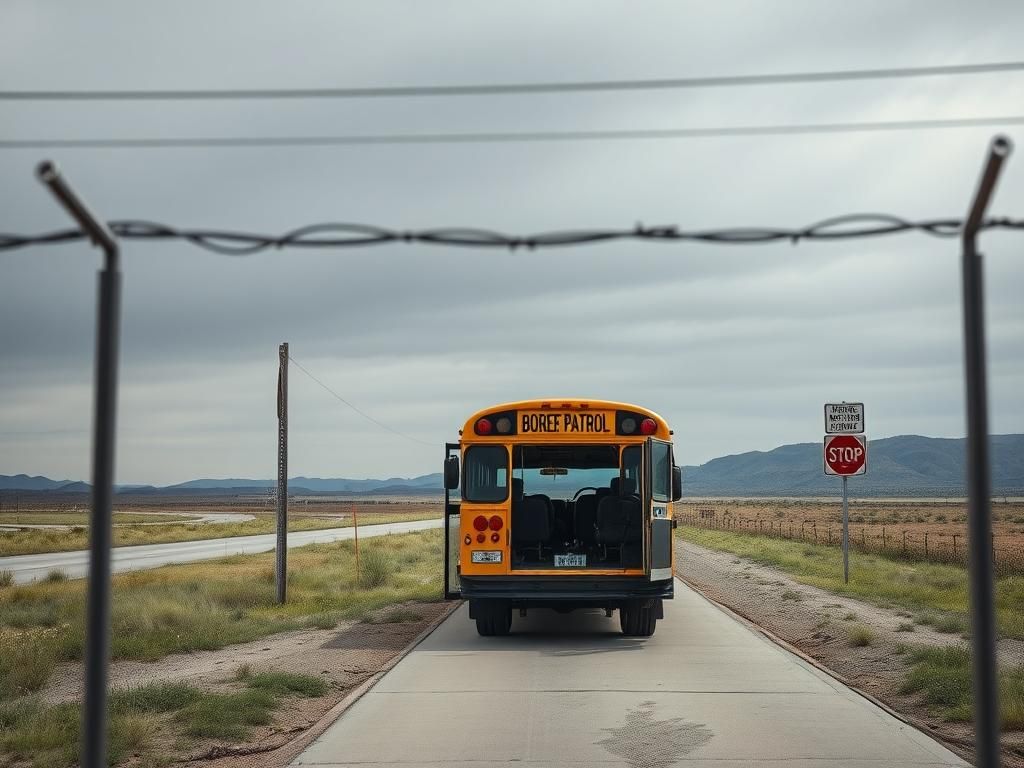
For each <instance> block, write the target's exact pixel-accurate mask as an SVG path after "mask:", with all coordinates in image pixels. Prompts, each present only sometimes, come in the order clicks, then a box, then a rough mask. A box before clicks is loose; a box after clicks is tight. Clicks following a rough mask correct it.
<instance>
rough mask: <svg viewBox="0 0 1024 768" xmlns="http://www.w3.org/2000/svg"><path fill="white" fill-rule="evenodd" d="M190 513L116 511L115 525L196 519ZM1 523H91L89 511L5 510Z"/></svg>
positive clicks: (0, 514) (0, 517) (81, 524)
mask: <svg viewBox="0 0 1024 768" xmlns="http://www.w3.org/2000/svg"><path fill="white" fill-rule="evenodd" d="M194 519H195V518H194V517H189V516H188V515H144V514H138V513H133V512H114V517H113V521H114V525H122V524H125V523H160V524H163V523H180V522H184V521H187V520H194ZM0 525H80V526H85V525H89V513H88V512H3V513H0Z"/></svg>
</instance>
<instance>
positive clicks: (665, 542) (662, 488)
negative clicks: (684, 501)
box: [643, 437, 676, 581]
mask: <svg viewBox="0 0 1024 768" xmlns="http://www.w3.org/2000/svg"><path fill="white" fill-rule="evenodd" d="M674 475H675V467H674V462H673V461H672V443H669V442H667V441H665V440H656V439H655V438H653V437H649V438H647V442H646V443H645V444H644V481H645V482H644V493H643V514H644V570H645V571H646V572H647V574H648V577H649V578H650V580H651V581H664V580H665V579H671V578H672V527H673V521H672V519H671V518H669V516H668V504H669V502H670V501H672V500H674V498H675V496H676V492H675V490H676V489H675V485H676V483H675V482H674V480H675V478H674Z"/></svg>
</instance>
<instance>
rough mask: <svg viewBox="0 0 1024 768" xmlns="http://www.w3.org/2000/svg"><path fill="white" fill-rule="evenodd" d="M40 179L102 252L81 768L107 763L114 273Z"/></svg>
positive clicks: (75, 205)
mask: <svg viewBox="0 0 1024 768" xmlns="http://www.w3.org/2000/svg"><path fill="white" fill-rule="evenodd" d="M36 175H37V176H38V178H39V180H40V181H41V182H42V183H43V184H45V185H46V186H47V187H49V189H50V191H51V192H52V193H53V195H54V197H56V198H57V201H58V202H59V203H60V204H61V206H63V208H64V210H66V211H67V212H68V213H69V214H70V215H71V218H73V219H74V220H75V222H77V224H78V226H79V227H80V228H81V230H82V231H83V232H84V233H85V234H86V235H87V236H88V237H89V239H90V240H91V241H92V242H93V244H94V245H97V246H99V247H100V248H101V249H102V250H103V254H104V266H103V269H102V270H101V271H100V273H99V286H98V298H97V315H96V372H95V376H96V383H95V387H96V390H95V393H94V396H95V403H94V409H95V410H94V412H93V436H92V516H91V519H90V524H89V587H88V589H89V593H88V596H87V598H86V629H85V691H84V697H83V699H84V701H83V708H82V753H81V762H82V766H83V768H101V767H103V766H106V765H107V667H108V665H109V662H110V545H111V524H110V520H111V507H112V505H113V498H114V444H115V440H116V427H117V418H116V417H117V364H118V343H119V341H120V330H121V329H120V325H121V274H120V271H119V269H120V265H119V263H118V257H119V249H118V244H117V240H116V239H115V237H114V234H113V233H112V232H111V231H110V229H109V228H108V227H107V225H106V224H105V223H103V222H102V221H100V220H99V219H97V218H96V217H95V216H94V215H93V213H92V212H91V211H90V210H89V209H88V207H86V205H85V203H83V202H82V200H81V199H80V198H79V197H78V196H77V195H76V194H75V192H74V190H72V189H71V187H70V186H69V185H68V183H67V182H66V181H65V180H64V178H63V177H62V176H61V175H60V173H59V172H58V170H57V166H56V165H54V164H53V163H51V162H43V163H40V164H39V167H38V168H37V169H36Z"/></svg>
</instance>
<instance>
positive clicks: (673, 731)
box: [293, 583, 967, 768]
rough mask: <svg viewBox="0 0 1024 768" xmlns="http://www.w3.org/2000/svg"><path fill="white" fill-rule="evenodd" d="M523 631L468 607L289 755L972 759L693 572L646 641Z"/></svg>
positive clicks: (487, 762) (597, 619)
mask: <svg viewBox="0 0 1024 768" xmlns="http://www.w3.org/2000/svg"><path fill="white" fill-rule="evenodd" d="M513 633H514V634H513V635H511V636H509V637H506V638H483V637H479V636H477V634H476V628H475V626H474V625H473V623H472V622H471V621H469V619H468V615H467V610H466V607H465V606H462V607H461V608H459V610H458V611H456V612H455V613H454V614H453V615H452V616H451V617H450V618H449V619H448V620H447V621H445V622H444V623H443V624H441V626H439V627H438V628H437V630H435V631H434V632H433V633H432V634H431V635H430V636H429V637H427V638H426V639H425V640H424V641H423V642H422V643H421V644H420V645H419V646H417V647H416V648H415V649H414V650H413V651H412V652H411V653H409V654H408V655H407V656H406V657H405V658H404V659H403V660H402V661H401V662H399V664H398V665H396V666H395V668H394V669H393V670H391V672H389V673H388V674H387V675H386V676H385V677H384V678H383V679H381V681H380V682H379V683H378V684H377V685H376V686H375V687H374V688H373V689H372V690H370V691H369V692H368V693H367V694H366V695H364V696H363V697H362V698H361V699H359V701H357V702H356V703H355V704H354V705H353V706H352V707H351V708H350V709H349V710H348V711H347V712H346V713H345V714H344V715H343V716H342V717H341V718H340V719H339V720H338V721H337V722H336V723H335V724H334V725H332V726H331V727H330V728H329V729H328V730H327V731H326V732H325V733H324V734H323V735H321V736H320V737H319V738H318V739H317V740H316V741H315V742H313V744H311V745H310V746H309V747H308V748H307V749H306V750H305V751H304V752H303V753H302V754H301V755H299V756H298V757H297V758H296V759H295V761H294V763H293V765H297V766H356V765H358V766H375V767H380V766H402V768H416V767H417V766H420V767H422V768H427V767H428V766H429V767H430V768H437V767H439V766H449V765H457V766H459V768H483V767H484V766H486V767H487V768H493V767H494V766H499V765H521V766H529V768H554V766H609V767H611V766H629V767H630V768H641V767H642V768H649V767H653V766H658V767H659V768H660V767H663V766H664V767H666V768H667V766H675V765H681V766H716V767H723V766H728V767H730V768H733V767H735V766H744V768H746V767H748V766H750V767H752V766H763V765H785V766H800V768H824V767H825V766H828V768H837V766H857V767H860V766H878V767H881V766H895V767H896V768H905V767H907V766H946V765H957V766H965V765H967V763H965V762H963V761H962V760H960V759H959V758H958V757H956V756H955V755H954V754H953V753H952V752H950V751H948V750H947V749H945V748H944V747H942V746H941V745H939V744H938V743H937V742H935V741H933V740H932V739H930V738H929V737H927V736H925V735H924V734H922V733H921V732H919V731H918V730H916V729H915V728H913V727H911V726H909V725H906V724H904V723H903V722H901V721H900V720H898V719H896V718H895V717H893V716H891V715H889V714H888V713H887V712H885V711H884V710H882V709H880V708H879V707H877V706H875V705H874V704H872V703H871V702H869V701H868V700H867V699H865V698H863V697H862V696H860V695H858V694H857V693H855V692H854V691H852V690H850V689H849V688H846V687H845V686H843V685H841V684H840V683H839V682H837V681H836V680H834V679H832V678H831V677H829V676H828V675H826V674H824V673H823V672H821V671H819V670H818V669H816V668H815V667H813V666H811V665H810V664H808V663H806V662H805V661H803V660H802V659H800V658H799V657H797V656H795V655H793V654H791V653H789V652H788V651H786V650H784V649H782V648H780V647H779V646H777V645H775V644H774V643H772V642H771V641H769V640H768V639H767V638H765V637H764V636H763V635H761V634H759V633H758V632H756V631H755V630H753V629H751V628H750V627H748V626H747V625H746V624H743V623H741V622H739V621H737V620H736V619H734V618H733V617H732V616H730V615H728V614H726V613H725V612H724V611H722V610H721V609H719V608H718V607H717V606H715V605H714V604H712V603H710V602H708V601H707V600H705V599H704V598H702V597H701V596H699V595H698V594H697V593H695V592H693V591H692V590H690V589H689V588H687V587H685V586H683V585H682V584H678V583H677V591H676V599H675V600H674V601H667V602H666V603H665V619H664V620H663V621H660V622H658V629H657V632H656V633H655V635H654V637H652V638H650V639H637V638H626V637H623V636H622V635H621V634H619V633H618V618H617V615H616V616H615V617H613V618H611V619H608V618H605V617H604V613H603V612H601V611H588V612H586V613H583V612H576V613H573V614H569V615H561V616H560V615H557V614H554V613H551V612H547V611H537V612H532V611H531V613H530V615H529V616H528V617H527V618H525V619H524V618H519V617H518V616H516V618H515V619H514V622H513Z"/></svg>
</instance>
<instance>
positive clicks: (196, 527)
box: [0, 505, 441, 557]
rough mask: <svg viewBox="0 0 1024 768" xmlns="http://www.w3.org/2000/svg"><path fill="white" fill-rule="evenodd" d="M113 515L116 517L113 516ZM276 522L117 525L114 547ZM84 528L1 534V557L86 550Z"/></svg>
mask: <svg viewBox="0 0 1024 768" xmlns="http://www.w3.org/2000/svg"><path fill="white" fill-rule="evenodd" d="M115 514H116V513H115ZM136 517H143V518H145V519H146V520H147V521H149V522H153V521H156V520H158V519H159V518H157V517H156V516H154V515H136ZM439 517H441V510H440V508H439V507H436V506H433V505H424V507H423V510H422V511H419V510H416V511H403V512H372V513H361V514H360V515H359V525H360V526H363V525H379V524H381V523H401V522H411V521H414V520H431V519H437V518H439ZM351 525H352V517H351V516H350V515H349V516H346V517H344V518H318V517H294V518H291V519H289V521H288V530H289V531H314V530H320V529H323V528H347V527H349V526H351ZM275 526H276V520H275V517H274V516H273V515H263V514H261V515H258V516H257V517H256V519H255V520H247V521H245V522H241V523H197V522H195V521H192V522H180V523H169V524H167V525H141V524H138V523H136V524H134V525H119V526H117V527H115V528H114V546H115V547H127V546H133V545H136V544H166V543H168V542H172V541H196V540H198V539H212V538H228V537H233V536H253V535H256V534H260V533H273V532H274V530H275ZM88 547H89V531H88V529H87V528H85V527H82V528H74V529H72V530H58V529H50V530H46V529H36V530H24V531H0V557H6V556H8V555H30V554H39V553H41V552H69V551H73V550H79V549H88Z"/></svg>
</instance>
